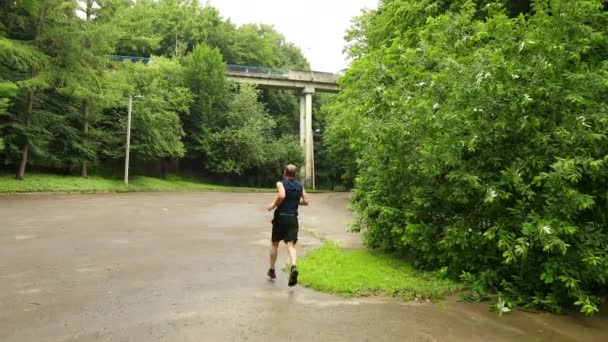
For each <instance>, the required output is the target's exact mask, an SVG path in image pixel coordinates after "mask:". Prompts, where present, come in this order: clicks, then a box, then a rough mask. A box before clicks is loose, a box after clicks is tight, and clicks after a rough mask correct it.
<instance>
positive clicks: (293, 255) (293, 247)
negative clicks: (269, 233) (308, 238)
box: [287, 241, 298, 266]
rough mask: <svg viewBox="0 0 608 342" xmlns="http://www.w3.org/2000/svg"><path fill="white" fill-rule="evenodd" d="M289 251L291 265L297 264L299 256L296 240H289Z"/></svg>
mask: <svg viewBox="0 0 608 342" xmlns="http://www.w3.org/2000/svg"><path fill="white" fill-rule="evenodd" d="M287 252H288V253H289V260H291V266H296V264H297V262H298V256H297V252H296V244H295V242H294V241H287Z"/></svg>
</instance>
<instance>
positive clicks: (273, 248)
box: [270, 241, 280, 270]
mask: <svg viewBox="0 0 608 342" xmlns="http://www.w3.org/2000/svg"><path fill="white" fill-rule="evenodd" d="M279 242H280V241H272V242H271V243H272V244H271V245H270V269H271V270H274V265H275V264H276V263H277V255H278V252H279Z"/></svg>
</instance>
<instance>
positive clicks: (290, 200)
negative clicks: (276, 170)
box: [275, 178, 304, 216]
mask: <svg viewBox="0 0 608 342" xmlns="http://www.w3.org/2000/svg"><path fill="white" fill-rule="evenodd" d="M281 183H283V187H285V198H284V199H283V201H282V202H281V204H279V206H278V207H277V209H276V210H275V215H292V216H298V206H299V205H300V198H301V197H302V190H303V189H304V187H303V186H302V183H300V182H298V181H297V180H296V179H294V178H291V179H289V178H284V179H283V180H281Z"/></svg>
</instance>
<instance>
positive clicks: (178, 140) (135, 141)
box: [125, 57, 192, 160]
mask: <svg viewBox="0 0 608 342" xmlns="http://www.w3.org/2000/svg"><path fill="white" fill-rule="evenodd" d="M125 66H128V67H129V70H128V79H129V80H131V81H132V82H134V86H133V88H134V94H133V95H134V100H133V124H132V134H131V137H132V151H133V154H134V157H135V158H136V159H139V160H157V159H161V158H171V157H182V156H183V155H184V153H185V148H184V144H183V142H182V137H183V136H184V131H183V129H182V126H181V122H180V119H179V118H180V115H182V114H183V113H187V112H188V110H189V107H190V104H191V102H192V94H191V93H190V91H189V89H188V88H187V87H185V84H184V70H183V67H182V66H181V65H180V64H179V62H177V61H174V60H169V59H166V58H162V57H157V58H153V59H152V61H151V63H150V65H144V64H133V65H128V64H127V65H125Z"/></svg>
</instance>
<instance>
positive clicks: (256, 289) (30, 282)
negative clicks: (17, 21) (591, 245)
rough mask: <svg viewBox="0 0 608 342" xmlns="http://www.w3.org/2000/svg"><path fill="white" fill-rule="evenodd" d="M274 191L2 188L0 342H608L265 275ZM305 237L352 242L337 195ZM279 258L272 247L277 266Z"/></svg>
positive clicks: (543, 319) (548, 321) (565, 325)
mask: <svg viewBox="0 0 608 342" xmlns="http://www.w3.org/2000/svg"><path fill="white" fill-rule="evenodd" d="M272 197H273V196H272V195H271V194H235V193H132V194H96V195H45V194H40V195H14V196H13V195H9V196H0V341H6V342H8V341H275V340H277V341H278V340H280V341H608V319H607V318H606V316H605V315H604V316H602V317H596V318H584V317H579V316H557V315H550V314H546V313H530V312H515V313H513V314H510V315H507V316H504V317H498V316H497V315H496V314H495V313H493V312H490V311H489V310H488V306H487V304H481V305H476V304H466V303H458V302H457V301H456V300H455V299H448V300H446V301H444V302H441V303H417V302H400V301H398V300H393V299H390V298H367V299H356V298H351V299H345V298H340V297H337V296H333V295H329V294H323V293H318V292H315V291H312V290H309V289H306V288H303V287H295V288H288V287H287V276H286V274H283V273H280V274H278V279H277V281H276V282H270V281H268V280H267V279H266V277H265V275H264V274H265V272H266V269H267V259H268V257H267V254H268V248H267V245H268V239H269V237H270V223H269V222H270V219H271V214H270V213H268V212H266V211H265V210H264V205H266V204H267V203H269V202H270V201H271V200H272ZM312 200H313V202H312V206H311V207H309V208H303V209H302V210H301V226H302V234H301V239H300V244H301V245H302V247H304V248H311V247H314V246H318V245H319V244H320V241H319V239H320V238H326V239H331V240H334V241H337V242H339V243H340V244H341V245H343V246H347V247H360V246H361V243H360V239H359V237H358V236H357V235H354V234H349V233H346V232H345V229H344V228H345V225H346V224H347V222H348V221H349V220H350V215H349V213H348V212H347V211H346V194H313V195H312ZM286 258H287V255H286V251H285V249H284V248H281V250H280V254H279V262H283V261H285V260H286Z"/></svg>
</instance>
